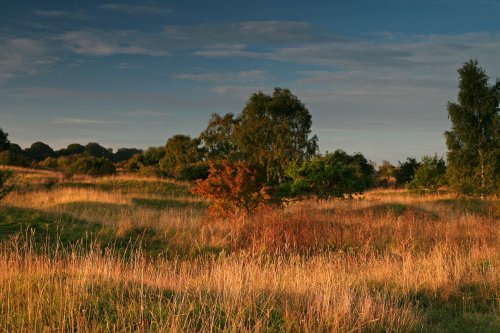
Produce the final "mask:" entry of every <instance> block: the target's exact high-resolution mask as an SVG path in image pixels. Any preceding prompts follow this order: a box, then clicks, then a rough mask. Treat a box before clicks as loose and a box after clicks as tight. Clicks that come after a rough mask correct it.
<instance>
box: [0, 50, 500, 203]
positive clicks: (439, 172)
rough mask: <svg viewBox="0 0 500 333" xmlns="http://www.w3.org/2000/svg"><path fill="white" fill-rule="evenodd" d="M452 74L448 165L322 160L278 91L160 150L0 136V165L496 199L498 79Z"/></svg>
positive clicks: (320, 192)
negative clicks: (452, 192) (23, 141)
mask: <svg viewBox="0 0 500 333" xmlns="http://www.w3.org/2000/svg"><path fill="white" fill-rule="evenodd" d="M458 73H459V93H458V101H457V102H456V103H452V102H450V103H448V115H449V119H450V120H451V124H452V126H451V129H450V130H449V131H447V132H445V137H446V144H447V147H448V153H447V156H446V161H445V159H444V158H443V157H440V156H437V155H434V156H432V155H430V156H424V157H423V158H422V159H421V160H420V161H417V160H416V159H415V158H412V157H408V158H407V159H406V160H405V161H403V162H399V163H398V165H396V166H394V165H392V164H391V163H389V162H387V161H384V162H383V163H382V164H381V165H380V166H379V167H378V169H376V168H375V165H374V163H372V162H371V161H368V160H367V159H366V158H365V157H364V156H363V155H362V154H361V153H355V154H352V155H350V154H348V153H346V152H344V151H343V150H340V149H339V150H336V151H334V152H333V153H328V152H327V153H325V154H320V153H318V138H317V136H316V135H313V134H312V133H311V126H312V117H311V114H310V112H309V110H308V109H307V107H306V106H305V105H304V104H303V103H302V102H301V101H300V100H299V98H298V97H297V96H295V95H294V94H293V93H292V92H291V91H290V90H288V89H282V88H275V89H274V91H273V93H272V94H265V93H263V92H257V93H254V94H252V95H251V96H250V98H249V99H248V101H247V102H246V104H245V106H244V108H243V110H242V111H241V113H239V114H237V115H235V114H233V113H227V114H225V115H220V114H216V113H215V114H212V116H211V118H210V119H209V121H208V125H207V127H206V129H205V130H204V131H203V132H202V133H200V135H199V136H198V137H194V138H192V137H191V136H189V135H183V134H178V135H174V136H173V137H171V138H169V139H168V140H167V142H166V144H165V145H164V146H159V147H150V148H148V149H146V150H144V151H142V150H140V149H135V148H121V149H118V150H117V151H116V152H113V150H112V149H108V148H105V147H103V146H101V145H100V144H98V143H88V144H87V145H85V146H84V145H81V144H77V143H75V144H70V145H68V146H67V147H66V148H64V149H60V150H56V151H54V150H53V149H52V148H51V147H50V146H48V145H47V144H44V143H42V142H35V143H33V144H32V145H31V146H30V147H29V148H26V149H21V147H20V146H19V145H16V144H14V143H10V142H9V140H8V135H7V134H6V133H5V132H3V131H1V130H0V164H4V165H20V166H38V167H45V168H50V169H56V170H61V171H63V172H67V173H70V174H73V173H84V174H90V175H94V176H97V175H104V174H112V173H115V172H116V170H117V168H118V169H123V170H125V171H127V172H136V173H139V174H143V175H152V176H163V177H173V178H176V179H181V180H196V179H202V180H207V179H209V178H210V177H209V176H210V174H211V173H217V172H218V173H219V175H213V176H214V177H212V179H218V180H217V181H218V182H219V183H221V179H226V182H227V180H228V179H230V178H231V177H243V179H244V178H245V177H247V176H248V177H250V176H249V175H251V178H252V179H254V180H253V181H255V182H258V183H259V184H261V185H259V186H260V188H262V189H263V188H266V189H269V188H271V189H272V191H268V190H266V191H267V192H266V193H271V192H272V193H275V194H276V195H283V196H314V197H317V198H328V197H343V196H346V195H347V196H350V195H352V194H355V193H361V192H363V191H364V190H366V189H367V188H369V187H373V186H395V187H396V186H406V187H407V188H409V189H411V190H417V191H434V190H436V189H438V188H439V187H440V186H443V185H446V184H449V185H450V186H452V187H453V188H455V189H456V190H458V191H460V192H462V193H466V194H479V195H485V194H498V184H499V173H500V172H499V163H498V162H499V158H500V149H499V143H500V130H499V126H500V120H499V108H498V106H499V101H500V82H498V81H497V82H496V84H494V85H490V84H489V78H488V76H487V75H486V74H485V72H484V70H483V69H482V68H481V67H480V66H479V64H478V62H477V61H476V60H470V61H468V62H466V63H464V64H463V66H462V67H461V68H460V69H459V70H458ZM241 163H244V165H243V164H241ZM231 166H232V170H229V169H228V168H231ZM224 170H225V171H224ZM238 170H239V171H238ZM248 170H252V171H251V172H250V171H248ZM254 171H255V172H254ZM223 172H226V174H223ZM231 175H233V176H231ZM238 175H239V176H238ZM245 175H246V176H245ZM214 181H215V180H214ZM248 181H250V179H248ZM200 184H202V183H200ZM205 185H207V184H205ZM225 185H228V184H225ZM207 186H208V185H207ZM250 187H251V186H250ZM254 189H255V188H254ZM201 192H204V191H201ZM205 192H206V191H205Z"/></svg>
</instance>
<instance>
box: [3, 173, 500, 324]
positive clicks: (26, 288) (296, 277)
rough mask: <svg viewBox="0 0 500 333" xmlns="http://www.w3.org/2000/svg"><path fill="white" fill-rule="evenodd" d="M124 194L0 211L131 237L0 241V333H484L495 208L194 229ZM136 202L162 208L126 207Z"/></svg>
mask: <svg viewBox="0 0 500 333" xmlns="http://www.w3.org/2000/svg"><path fill="white" fill-rule="evenodd" d="M109 181H111V182H113V183H116V182H122V181H123V179H120V178H119V177H118V178H113V179H109V180H108V183H109ZM127 181H130V179H127ZM143 181H144V180H143V179H134V180H133V182H138V183H139V184H142V182H143ZM147 181H149V180H147ZM79 182H81V181H79ZM85 182H87V183H89V184H90V185H92V184H95V183H98V182H101V184H102V182H104V183H106V182H107V181H106V180H99V181H95V182H94V181H92V180H85ZM108 183H106V184H108ZM120 184H122V183H120ZM127 184H128V185H127V186H132V187H133V186H134V185H133V184H136V183H133V184H132V185H131V184H130V183H127ZM120 186H122V185H120ZM148 186H150V188H155V187H154V186H156V185H154V184H150V185H148ZM132 187H131V188H127V190H126V191H123V190H119V191H118V190H113V188H111V189H107V188H105V189H106V190H102V188H101V189H100V190H98V189H96V188H93V187H88V188H81V187H78V186H77V185H75V186H71V184H69V186H67V187H63V188H61V187H58V186H54V187H53V188H51V189H48V188H46V189H40V188H37V189H32V190H30V191H25V192H22V193H18V194H12V195H11V197H9V198H7V201H6V204H7V205H9V206H12V207H17V208H18V209H22V208H29V209H35V210H40V211H42V212H47V213H48V212H50V213H54V214H63V213H64V214H70V215H72V216H76V217H79V218H81V219H83V220H85V221H93V222H98V223H101V224H105V225H107V226H108V227H111V228H112V229H113V230H114V232H115V235H116V237H122V238H123V237H126V236H127V235H129V236H130V237H131V239H130V242H126V243H124V244H126V245H125V247H124V248H123V247H120V246H122V245H119V244H118V243H117V245H115V246H109V244H108V245H106V246H104V244H102V243H101V242H100V241H99V240H98V239H94V240H91V239H89V238H82V239H81V240H80V241H77V242H75V243H71V244H70V245H67V244H62V243H61V242H60V241H58V240H54V239H50V240H46V241H43V242H39V241H37V240H35V239H37V238H36V237H34V235H33V234H32V233H31V232H30V231H29V230H28V231H25V232H23V233H18V234H16V235H14V236H10V237H9V238H8V239H4V240H3V241H0V319H1V320H0V331H6V332H11V331H16V332H17V331H18V332H43V331H47V332H48V331H55V332H68V331H69V332H73V331H78V332H103V331H116V332H118V331H120V332H149V331H159V332H195V331H196V332H367V331H369V332H373V331H378V332H387V331H391V332H411V331H414V332H420V331H421V332H428V331H437V332H447V331H448V332H453V331H463V332H478V331H484V332H488V331H491V332H495V331H499V330H500V228H499V224H498V223H499V221H498V217H499V216H498V201H494V200H490V201H486V200H485V201H470V200H468V201H467V200H463V199H459V198H457V197H456V196H455V195H454V194H451V193H444V194H440V195H435V196H433V197H429V196H425V197H421V196H411V195H408V194H407V193H406V192H401V193H399V192H398V193H389V192H383V193H380V192H371V193H368V194H367V195H365V196H364V197H363V198H360V199H357V200H351V201H323V202H313V201H311V202H305V203H298V204H293V205H290V206H289V207H286V208H285V209H280V210H278V209H271V210H265V211H260V212H258V213H256V214H255V215H254V216H250V217H248V218H240V219H238V218H235V219H233V220H208V219H207V218H205V217H204V215H203V212H204V210H203V208H200V207H197V206H184V205H181V204H179V206H178V207H173V206H171V204H172V202H171V201H169V200H171V199H172V197H171V196H170V195H169V192H168V191H165V192H163V194H161V195H160V194H156V196H155V197H154V198H153V195H154V193H141V189H140V188H137V189H135V190H134V189H133V188H132ZM120 188H121V189H123V187H120ZM143 192H144V191H143ZM138 194H140V196H139V197H142V198H143V199H148V200H151V199H155V200H165V203H166V204H165V205H163V206H161V205H160V206H158V205H156V204H157V201H154V200H153V201H152V203H154V205H145V206H144V205H142V206H141V205H137V201H134V198H137V197H138ZM41 196H43V198H41ZM165 198H167V199H165ZM178 199H179V202H183V200H188V201H187V202H189V203H190V205H193V204H195V203H196V202H197V201H196V199H194V198H191V199H190V198H189V197H188V196H180V197H179V198H178ZM189 200H191V201H189ZM167 204H168V205H167ZM0 221H1V219H0ZM1 223H2V222H0V234H1V230H2V229H1V228H2V224H1ZM49 227H50V226H49ZM138 227H140V228H143V229H144V230H153V231H154V233H155V235H156V236H154V237H157V240H158V242H157V243H156V246H160V247H165V248H175V251H173V252H170V253H169V254H168V255H167V254H157V253H156V252H150V249H149V248H148V245H147V244H146V243H145V242H144V238H143V237H142V236H140V235H139V236H137V235H136V234H133V233H130V231H131V230H134V229H135V228H138ZM134 237H135V238H134ZM211 248H217V249H218V250H217V251H209V250H208V249H211ZM194 249H196V251H195V250H194ZM187 252H189V253H192V255H188V256H186V253H187Z"/></svg>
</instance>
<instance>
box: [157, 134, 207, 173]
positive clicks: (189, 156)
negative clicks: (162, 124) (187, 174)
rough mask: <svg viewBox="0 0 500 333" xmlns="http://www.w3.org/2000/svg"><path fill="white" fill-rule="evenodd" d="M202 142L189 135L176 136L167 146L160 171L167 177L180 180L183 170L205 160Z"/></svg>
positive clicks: (160, 164) (169, 140)
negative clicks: (201, 146) (200, 146)
mask: <svg viewBox="0 0 500 333" xmlns="http://www.w3.org/2000/svg"><path fill="white" fill-rule="evenodd" d="M199 145H200V140H199V139H196V138H195V139H191V137H190V136H188V135H174V136H173V137H172V138H170V139H168V141H167V144H166V145H165V156H164V157H163V158H162V159H161V160H160V163H159V166H160V170H161V171H162V172H164V173H165V174H166V175H167V176H170V177H176V178H179V177H180V176H181V173H182V170H183V169H184V168H185V167H187V166H188V165H190V164H193V163H198V162H200V161H201V160H202V159H203V155H204V154H203V153H204V150H203V149H201V148H199Z"/></svg>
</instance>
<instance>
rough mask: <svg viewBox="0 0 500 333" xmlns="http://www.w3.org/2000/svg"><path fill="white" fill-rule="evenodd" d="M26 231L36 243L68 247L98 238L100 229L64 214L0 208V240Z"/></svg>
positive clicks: (91, 223)
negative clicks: (32, 235) (66, 245)
mask: <svg viewBox="0 0 500 333" xmlns="http://www.w3.org/2000/svg"><path fill="white" fill-rule="evenodd" d="M27 231H30V232H33V234H34V237H35V240H36V241H43V240H47V238H48V237H49V238H50V239H51V240H57V239H58V240H60V241H61V242H62V243H63V244H69V243H75V242H77V241H79V240H82V239H85V238H87V237H92V235H94V236H95V235H97V234H99V233H100V232H101V231H102V226H101V225H100V224H99V223H95V222H89V221H86V220H83V219H78V218H75V217H73V216H71V215H70V214H66V213H50V212H45V211H41V210H36V209H30V208H19V207H12V206H0V240H2V239H8V238H9V237H11V236H13V235H15V234H20V233H21V234H22V233H25V232H27Z"/></svg>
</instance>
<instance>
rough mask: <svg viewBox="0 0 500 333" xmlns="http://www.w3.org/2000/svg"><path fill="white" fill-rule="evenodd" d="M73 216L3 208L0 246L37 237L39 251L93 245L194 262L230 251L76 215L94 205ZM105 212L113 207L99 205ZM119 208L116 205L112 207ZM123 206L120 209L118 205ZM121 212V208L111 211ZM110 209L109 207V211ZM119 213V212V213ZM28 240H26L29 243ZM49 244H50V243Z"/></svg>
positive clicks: (171, 234) (173, 233) (172, 233)
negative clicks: (78, 244) (184, 242)
mask: <svg viewBox="0 0 500 333" xmlns="http://www.w3.org/2000/svg"><path fill="white" fill-rule="evenodd" d="M68 205H69V206H70V207H72V211H69V212H64V211H62V212H56V213H55V212H47V211H43V210H36V209H30V208H19V207H12V206H0V242H1V241H6V240H9V239H10V238H11V237H13V236H16V235H18V236H21V238H22V239H25V238H26V237H27V238H28V239H29V238H30V237H33V239H32V240H33V242H34V243H33V245H34V246H35V248H39V249H41V248H43V247H46V246H47V245H48V246H49V247H56V246H59V245H64V246H69V245H73V244H77V243H81V242H87V241H91V242H94V243H98V244H100V245H101V248H102V249H103V250H105V249H106V248H110V249H113V250H114V251H116V253H119V254H123V253H126V252H127V251H130V249H139V248H140V249H141V251H142V252H143V253H144V254H145V255H146V256H151V257H154V256H159V255H161V256H166V257H167V258H174V257H175V258H181V259H190V258H196V257H213V256H218V255H219V254H220V253H221V252H223V251H225V250H226V251H227V249H224V248H222V247H213V246H204V245H197V244H191V243H188V244H177V243H176V242H173V239H175V237H176V233H177V230H175V229H173V230H171V231H169V232H167V233H160V232H158V231H156V230H154V229H153V228H144V227H132V228H129V229H126V230H124V231H123V232H119V231H118V228H116V227H115V226H107V225H102V224H100V223H97V222H92V221H88V220H85V219H81V218H78V217H77V216H74V215H77V214H72V213H71V212H73V213H74V212H75V211H74V208H75V207H74V206H76V207H77V208H79V209H89V207H90V208H91V209H92V207H93V206H94V204H90V205H89V203H81V204H78V203H72V204H68ZM95 205H97V206H96V207H99V208H103V205H104V207H107V206H108V205H109V204H95ZM112 206H115V205H112ZM116 206H120V205H116ZM111 208H112V209H119V207H118V208H117V207H111ZM107 209H109V207H107ZM118 213H119V211H118ZM28 239H26V240H28ZM47 242H49V243H47Z"/></svg>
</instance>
